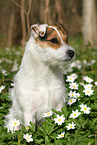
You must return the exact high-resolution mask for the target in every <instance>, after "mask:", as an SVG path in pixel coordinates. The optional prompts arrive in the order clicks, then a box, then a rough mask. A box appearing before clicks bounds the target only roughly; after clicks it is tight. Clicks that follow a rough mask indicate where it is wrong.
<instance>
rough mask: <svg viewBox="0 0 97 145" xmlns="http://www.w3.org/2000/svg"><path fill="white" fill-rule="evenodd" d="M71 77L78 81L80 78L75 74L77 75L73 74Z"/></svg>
mask: <svg viewBox="0 0 97 145" xmlns="http://www.w3.org/2000/svg"><path fill="white" fill-rule="evenodd" d="M70 76H71V77H73V78H74V79H77V78H78V75H77V74H75V73H73V74H71V75H70Z"/></svg>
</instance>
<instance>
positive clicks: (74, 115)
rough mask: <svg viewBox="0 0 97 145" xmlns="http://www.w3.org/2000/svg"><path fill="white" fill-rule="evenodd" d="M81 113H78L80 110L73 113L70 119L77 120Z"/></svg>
mask: <svg viewBox="0 0 97 145" xmlns="http://www.w3.org/2000/svg"><path fill="white" fill-rule="evenodd" d="M80 114H81V112H78V109H77V110H76V111H72V114H71V115H70V117H69V118H77V117H78V116H79V115H80Z"/></svg>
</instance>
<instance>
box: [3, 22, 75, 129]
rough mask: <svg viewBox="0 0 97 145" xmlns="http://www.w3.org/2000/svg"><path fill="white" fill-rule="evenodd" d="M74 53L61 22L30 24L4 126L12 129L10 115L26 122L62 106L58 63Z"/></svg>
mask: <svg viewBox="0 0 97 145" xmlns="http://www.w3.org/2000/svg"><path fill="white" fill-rule="evenodd" d="M74 53H75V52H74V49H73V48H72V47H71V46H69V45H68V36H67V33H66V31H65V29H64V27H63V26H62V25H61V24H55V25H53V26H49V25H47V24H41V25H38V24H36V25H32V26H31V38H30V40H29V41H28V42H27V45H26V50H25V54H24V56H23V59H22V63H21V66H20V70H19V71H18V73H17V74H16V76H15V86H14V88H13V90H12V92H11V99H12V103H13V104H12V108H11V109H10V113H9V115H8V116H7V119H8V121H7V124H6V127H7V128H8V129H10V130H12V125H11V121H12V120H14V119H18V120H20V122H21V123H22V124H24V125H25V126H27V125H28V124H29V122H30V121H32V122H34V121H35V119H36V120H37V121H39V120H40V119H42V116H43V113H46V112H48V111H50V110H51V109H52V108H54V109H57V110H59V109H61V108H62V106H63V105H64V102H65V97H66V95H65V84H64V79H63V73H62V68H61V67H60V66H64V65H66V64H67V63H68V62H69V61H70V60H71V59H73V58H74Z"/></svg>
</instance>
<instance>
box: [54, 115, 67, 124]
mask: <svg viewBox="0 0 97 145" xmlns="http://www.w3.org/2000/svg"><path fill="white" fill-rule="evenodd" d="M64 120H65V117H64V115H61V116H60V115H57V118H54V121H55V123H58V125H61V124H62V123H63V122H64Z"/></svg>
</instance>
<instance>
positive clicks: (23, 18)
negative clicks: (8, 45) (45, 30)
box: [21, 0, 26, 51]
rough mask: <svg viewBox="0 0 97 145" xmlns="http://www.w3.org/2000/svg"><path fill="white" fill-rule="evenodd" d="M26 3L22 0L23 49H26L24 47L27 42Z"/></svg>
mask: <svg viewBox="0 0 97 145" xmlns="http://www.w3.org/2000/svg"><path fill="white" fill-rule="evenodd" d="M24 4H25V1H24V0H21V6H22V7H21V21H22V41H21V44H22V48H23V51H24V47H25V42H26V23H25V15H24V9H25V8H24Z"/></svg>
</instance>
